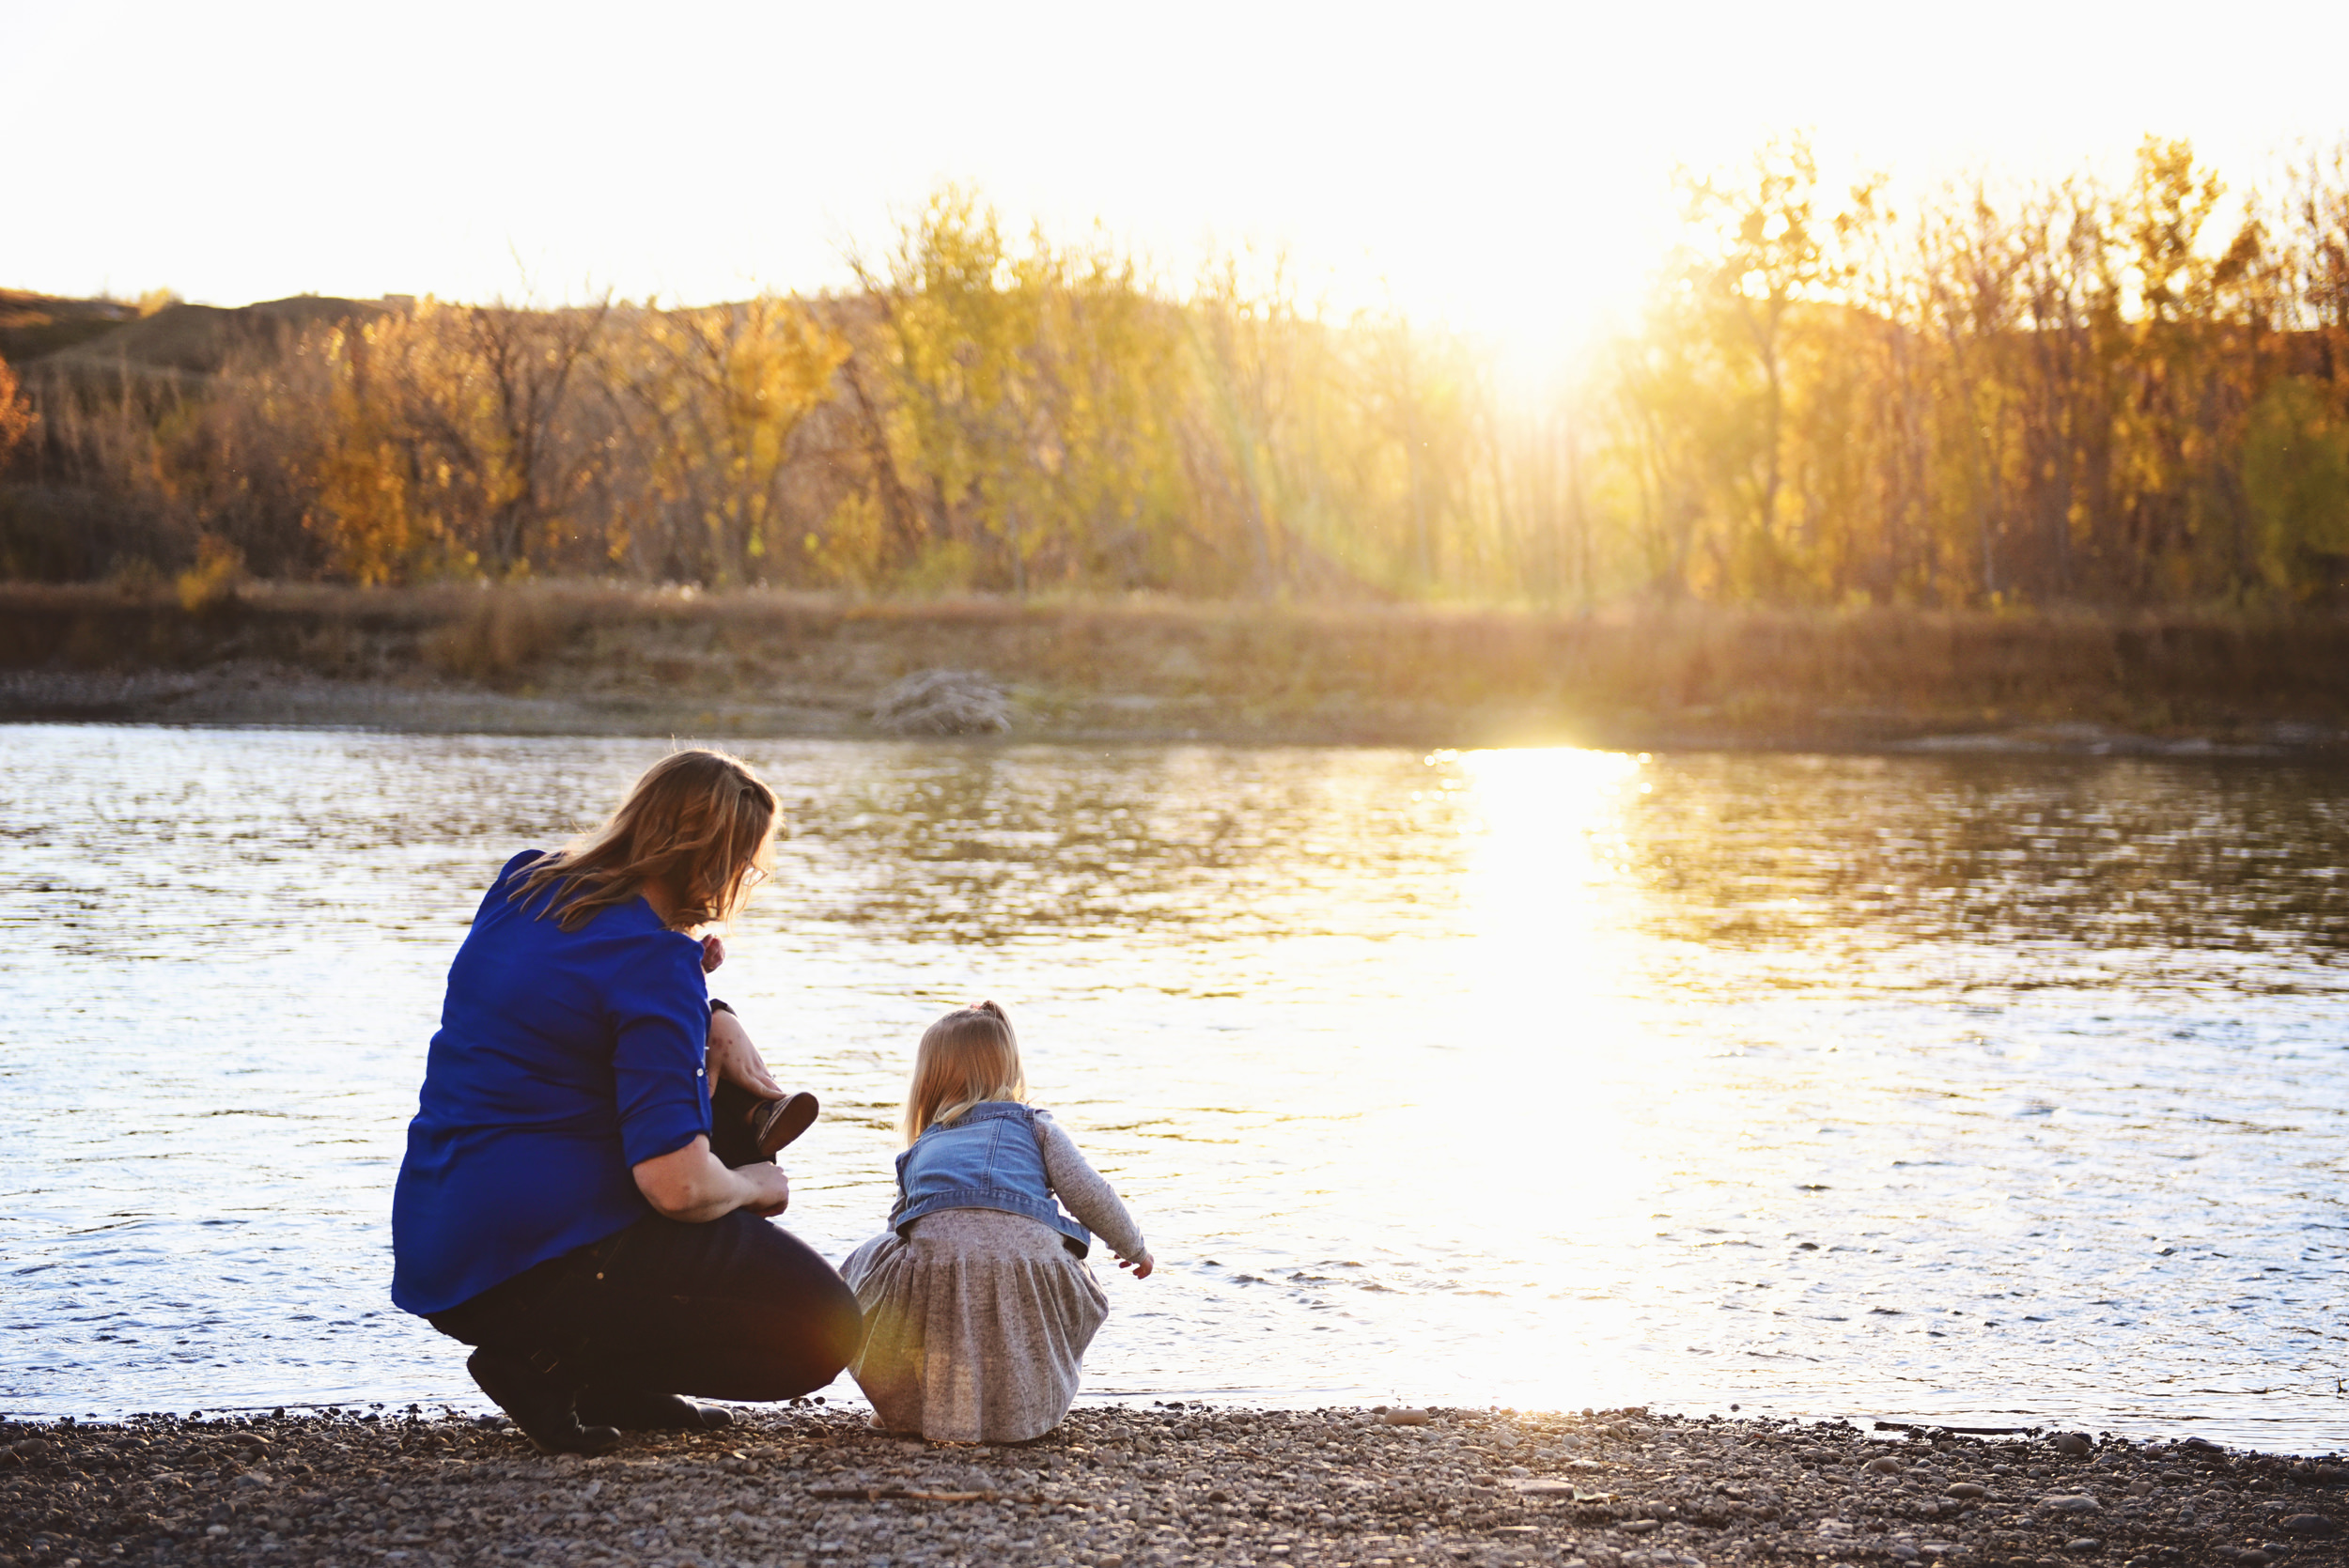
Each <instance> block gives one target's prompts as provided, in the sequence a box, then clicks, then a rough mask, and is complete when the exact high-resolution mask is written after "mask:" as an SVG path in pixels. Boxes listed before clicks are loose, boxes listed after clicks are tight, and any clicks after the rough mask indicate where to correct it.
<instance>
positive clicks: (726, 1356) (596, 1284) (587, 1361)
mask: <svg viewBox="0 0 2349 1568" xmlns="http://www.w3.org/2000/svg"><path fill="white" fill-rule="evenodd" d="M431 1322H432V1327H435V1328H438V1329H439V1330H441V1332H443V1334H447V1335H449V1336H451V1337H452V1338H455V1339H459V1340H462V1341H464V1342H465V1343H467V1344H474V1345H480V1346H481V1347H483V1348H484V1349H487V1350H490V1351H493V1352H497V1353H500V1354H503V1355H506V1356H510V1357H514V1358H519V1359H521V1360H523V1361H525V1362H527V1363H529V1365H530V1366H531V1367H532V1368H533V1370H535V1371H536V1372H537V1373H538V1374H540V1375H542V1376H544V1377H546V1378H547V1379H549V1381H551V1382H556V1383H563V1384H568V1386H569V1387H571V1388H574V1389H581V1388H591V1387H592V1388H597V1389H607V1388H608V1389H636V1390H642V1391H644V1392H648V1393H666V1394H698V1395H701V1396H703V1397H705V1398H708V1399H738V1400H776V1399H792V1398H796V1397H797V1396H799V1395H801V1394H804V1393H808V1392H811V1391H813V1390H815V1389H820V1388H822V1387H823V1386H824V1385H825V1384H827V1383H830V1382H831V1381H832V1379H833V1378H834V1377H836V1376H838V1375H839V1374H840V1369H841V1368H843V1367H845V1366H847V1365H848V1360H849V1358H851V1357H852V1356H854V1355H855V1354H856V1349H857V1341H858V1338H859V1336H860V1335H861V1334H862V1333H863V1323H862V1320H861V1318H860V1316H859V1314H858V1312H857V1304H856V1296H855V1294H854V1293H853V1292H851V1291H850V1290H849V1289H848V1285H847V1284H846V1283H844V1282H843V1281H842V1280H841V1278H840V1276H839V1275H838V1274H837V1273H835V1272H834V1271H833V1269H832V1265H830V1264H828V1263H826V1262H825V1261H824V1260H823V1259H822V1258H821V1257H820V1256H818V1255H817V1252H816V1250H815V1249H813V1248H811V1247H809V1246H808V1245H807V1243H805V1242H803V1241H801V1239H800V1238H799V1237H797V1236H795V1235H793V1234H790V1233H789V1232H787V1231H785V1230H782V1229H780V1228H779V1227H777V1226H774V1225H771V1224H770V1223H768V1222H767V1221H766V1220H764V1219H759V1218H758V1217H757V1216H756V1215H753V1214H747V1213H744V1212H743V1211H741V1210H739V1209H738V1210H736V1211H735V1212H734V1213H732V1214H729V1215H726V1216H725V1217H724V1218H723V1219H713V1220H710V1221H708V1223H706V1224H699V1225H689V1224H685V1223H682V1222H680V1221H678V1220H675V1219H661V1217H660V1216H658V1215H648V1216H646V1218H645V1219H639V1220H638V1221H636V1223H634V1224H633V1225H630V1227H629V1228H628V1229H626V1230H624V1231H622V1232H620V1233H619V1234H616V1235H613V1236H609V1237H607V1238H605V1239H604V1240H602V1241H599V1242H598V1243H596V1244H595V1245H594V1246H592V1247H583V1248H580V1249H578V1250H575V1251H571V1252H567V1253H565V1254H564V1255H563V1256H561V1257H559V1258H550V1259H549V1260H547V1261H546V1262H545V1263H542V1264H540V1265H537V1267H535V1268H532V1269H529V1270H527V1271H525V1272H524V1273H522V1274H521V1275H518V1276H516V1277H515V1278H514V1279H511V1280H508V1281H506V1282H505V1283H504V1284H502V1285H496V1286H493V1287H491V1288H490V1289H489V1290H486V1291H484V1292H482V1293H481V1294H480V1295H479V1296H474V1298H473V1299H472V1300H470V1301H467V1302H465V1303H463V1304H462V1305H460V1306H458V1307H454V1308H451V1309H450V1310H449V1311H447V1312H435V1313H433V1314H432V1319H431Z"/></svg>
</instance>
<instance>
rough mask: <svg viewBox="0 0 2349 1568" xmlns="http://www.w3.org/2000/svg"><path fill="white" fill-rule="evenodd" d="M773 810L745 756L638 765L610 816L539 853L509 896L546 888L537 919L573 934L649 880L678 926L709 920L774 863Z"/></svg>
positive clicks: (733, 904)
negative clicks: (666, 897) (562, 845)
mask: <svg viewBox="0 0 2349 1568" xmlns="http://www.w3.org/2000/svg"><path fill="white" fill-rule="evenodd" d="M778 815H780V808H779V807H778V806H777V805H776V803H775V792H774V791H773V790H771V789H770V788H768V787H767V785H766V784H765V782H764V781H762V780H761V779H760V778H759V776H758V775H757V774H755V773H754V772H752V771H751V769H750V765H749V764H748V763H745V762H743V761H741V760H740V759H739V758H736V757H730V756H728V755H726V754H725V753H723V752H710V751H699V750H696V751H690V752H673V753H670V754H669V755H667V756H665V757H662V758H661V760H660V761H659V762H656V763H654V764H653V765H652V766H651V767H650V768H646V769H645V776H644V777H643V778H641V779H638V780H637V781H636V787H635V788H633V789H631V790H630V791H629V792H628V799H627V800H624V801H622V802H621V803H620V809H619V810H618V811H615V812H614V813H613V814H612V820H611V821H609V822H606V823H605V824H604V825H603V826H602V827H601V828H600V829H599V830H597V831H595V832H593V833H590V834H589V835H588V836H587V837H585V838H583V839H581V840H579V841H578V842H576V843H574V844H572V845H571V846H569V847H568V848H566V849H563V850H561V851H559V852H558V853H555V854H552V855H548V856H545V857H544V858H542V859H541V860H539V861H538V862H537V864H535V865H533V866H532V867H531V868H530V870H529V872H528V873H527V874H526V875H525V876H523V877H521V880H520V881H518V882H516V883H515V885H514V890H513V892H511V893H508V894H506V896H507V897H508V898H510V899H516V900H520V901H521V902H522V903H524V904H527V903H529V902H530V901H531V900H532V899H534V898H537V896H538V895H539V894H540V893H545V892H547V891H548V890H550V889H552V897H550V898H549V899H548V900H547V907H546V908H543V909H541V910H539V911H538V918H539V919H541V920H543V919H545V918H546V917H547V916H548V915H550V914H552V915H553V916H554V917H555V924H558V925H560V926H562V928H563V929H564V930H566V931H576V930H578V929H579V928H580V927H581V926H582V925H584V924H586V923H587V922H588V921H590V920H592V919H594V918H595V916H596V914H597V912H598V911H599V910H602V909H608V908H611V907H612V906H614V905H615V904H625V903H627V902H629V900H630V899H632V898H634V897H635V896H636V895H637V894H639V893H643V892H644V891H645V887H646V884H647V883H656V884H659V885H660V887H661V890H662V891H663V892H664V893H669V894H671V895H673V896H674V897H676V899H677V907H676V908H674V909H672V910H670V911H668V913H669V914H670V916H671V924H673V925H674V926H675V927H676V928H677V929H679V930H683V929H685V928H687V927H690V926H694V925H707V924H710V923H712V922H714V921H721V920H724V919H726V918H728V917H729V916H731V915H732V914H733V913H734V912H735V911H736V910H738V909H739V908H741V907H742V901H743V900H744V899H746V898H748V897H749V896H750V893H751V889H752V888H754V887H755V886H756V885H757V883H758V879H759V878H760V877H764V876H765V875H766V873H767V870H768V868H769V866H770V865H771V864H772V863H773V858H774V832H775V818H776V817H777V816H778Z"/></svg>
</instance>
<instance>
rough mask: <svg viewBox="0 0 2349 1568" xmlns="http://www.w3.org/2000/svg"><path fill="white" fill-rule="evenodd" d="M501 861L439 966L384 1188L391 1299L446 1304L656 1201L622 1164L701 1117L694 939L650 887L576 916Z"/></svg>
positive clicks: (525, 860) (524, 861)
mask: <svg viewBox="0 0 2349 1568" xmlns="http://www.w3.org/2000/svg"><path fill="white" fill-rule="evenodd" d="M538 854H539V851H537V850H528V851H525V852H524V853H522V854H520V855H517V856H515V857H514V858H513V859H512V860H510V861H508V862H506V867H505V869H504V870H502V871H500V872H499V873H498V877H497V880H496V881H495V882H494V883H492V884H491V885H490V891H489V893H487V894H486V895H484V897H483V898H482V900H481V908H479V909H478V910H477V911H475V913H474V923H473V930H472V931H471V932H470V933H469V934H468V935H467V936H466V938H465V941H464V945H463V946H461V947H459V949H458V950H457V960H456V962H455V963H453V964H451V965H450V966H449V970H448V997H447V1000H446V1001H443V1003H442V1004H441V1028H440V1032H438V1033H436V1034H434V1035H433V1036H432V1049H431V1052H430V1054H429V1056H428V1057H427V1059H426V1063H425V1069H424V1090H423V1093H422V1094H421V1095H419V1097H418V1099H419V1103H418V1107H417V1110H416V1118H415V1120H414V1121H412V1122H411V1123H409V1124H408V1157H407V1158H406V1159H405V1160H404V1161H402V1162H401V1164H400V1168H399V1185H398V1187H397V1188H396V1189H395V1190H394V1191H393V1194H392V1300H393V1301H394V1302H396V1303H397V1305H399V1306H400V1307H402V1308H404V1309H405V1310H407V1311H408V1312H420V1313H429V1312H446V1311H447V1310H448V1309H450V1308H451V1307H455V1306H457V1305H459V1303H462V1302H465V1301H469V1300H471V1299H472V1298H473V1297H474V1296H478V1295H480V1294H481V1293H482V1292H483V1291H485V1290H488V1289H489V1288H490V1286H491V1285H495V1284H500V1283H502V1282H504V1281H507V1280H510V1279H512V1278H513V1277H514V1276H515V1275H517V1274H520V1273H521V1271H522V1270H523V1269H526V1268H528V1267H530V1266H531V1265H534V1264H538V1263H543V1262H545V1261H546V1260H547V1259H549V1258H552V1257H555V1256H558V1255H560V1254H561V1253H564V1252H568V1251H569V1250H572V1249H573V1248H576V1247H584V1246H587V1245H589V1244H590V1243H593V1242H598V1241H601V1240H602V1239H603V1238H604V1237H605V1236H608V1235H610V1234H613V1233H614V1232H615V1231H619V1230H622V1229H625V1228H626V1227H627V1226H629V1225H630V1224H633V1223H634V1222H635V1221H636V1220H638V1219H642V1218H643V1217H644V1216H646V1215H647V1214H649V1213H651V1212H652V1205H651V1204H650V1203H646V1201H645V1197H644V1195H643V1194H642V1193H640V1192H639V1191H637V1189H636V1181H635V1178H634V1177H633V1176H632V1175H630V1167H631V1166H633V1165H636V1164H637V1163H639V1162H640V1161H643V1160H647V1159H653V1158H656V1157H659V1156H661V1155H665V1154H671V1153H674V1152H675V1151H676V1150H678V1149H681V1148H683V1147H685V1145H686V1144H688V1143H691V1142H692V1141H693V1140H694V1139H695V1138H698V1137H700V1136H701V1135H702V1134H704V1133H706V1132H708V1130H709V1098H708V1085H707V1082H706V1081H705V1079H703V1077H702V1071H703V1056H704V1053H705V1052H706V1050H707V1049H708V1040H709V990H708V984H707V983H706V982H705V981H704V979H703V978H702V953H701V944H700V943H699V942H697V941H695V940H694V939H692V938H691V937H688V936H685V935H683V934H681V933H679V932H676V931H670V930H667V929H664V928H663V927H662V925H661V921H660V918H659V917H658V916H656V915H655V914H654V913H653V912H652V907H651V906H650V905H648V904H646V902H645V901H644V900H643V899H641V898H639V899H635V900H633V901H631V902H630V903H628V904H622V905H615V906H614V907H613V908H606V909H599V910H598V911H597V912H596V915H595V917H594V918H593V919H591V920H589V921H588V922H587V923H586V924H583V925H582V926H581V927H580V928H579V929H578V930H576V931H566V930H564V929H563V928H562V927H561V926H560V925H558V924H555V922H554V920H553V919H552V917H549V918H546V919H538V918H536V917H537V916H539V915H542V914H544V913H545V912H546V908H547V904H548V901H549V896H550V895H548V894H545V893H541V894H540V895H539V896H538V897H537V898H534V899H532V900H531V901H530V905H529V907H528V908H524V907H523V906H522V905H521V904H517V903H513V902H509V901H508V899H507V898H506V893H507V892H508V891H509V888H508V879H509V878H511V877H515V876H516V875H517V874H518V873H520V872H521V871H522V870H523V869H524V868H525V867H526V866H528V865H529V863H530V862H532V861H534V860H536V859H537V857H538Z"/></svg>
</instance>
